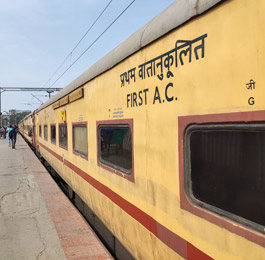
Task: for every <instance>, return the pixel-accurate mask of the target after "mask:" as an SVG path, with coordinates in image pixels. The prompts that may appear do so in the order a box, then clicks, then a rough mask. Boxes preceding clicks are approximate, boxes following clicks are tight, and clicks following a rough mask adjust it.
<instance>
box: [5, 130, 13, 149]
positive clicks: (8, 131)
mask: <svg viewBox="0 0 265 260" xmlns="http://www.w3.org/2000/svg"><path fill="white" fill-rule="evenodd" d="M12 130H13V127H12V126H11V125H10V126H8V127H7V128H6V133H7V137H8V146H9V147H10V146H11V139H10V135H9V133H10V132H11V131H12Z"/></svg>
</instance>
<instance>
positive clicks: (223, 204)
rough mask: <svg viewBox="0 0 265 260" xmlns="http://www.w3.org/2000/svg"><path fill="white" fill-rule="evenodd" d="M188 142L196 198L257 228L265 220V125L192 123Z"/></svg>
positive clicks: (188, 178) (189, 182) (188, 172)
mask: <svg viewBox="0 0 265 260" xmlns="http://www.w3.org/2000/svg"><path fill="white" fill-rule="evenodd" d="M185 148H186V151H185V168H186V169H185V184H186V191H188V194H189V195H190V197H191V199H193V200H194V201H195V202H197V203H198V204H199V205H201V206H203V207H206V208H208V209H210V210H213V211H215V212H216V213H219V214H221V215H226V216H228V217H231V218H232V219H234V220H236V221H239V222H242V223H247V224H248V225H251V226H253V225H255V228H257V227H258V228H261V226H260V227H259V225H263V226H264V225H265V203H264V197H265V126H264V125H254V124H253V125H249V124H241V125H222V126H221V125H220V126H219V125H212V126H211V125H207V126H191V127H189V128H188V129H187V131H186V136H185ZM231 213H232V214H231ZM242 218H243V219H242ZM246 220H247V221H246ZM257 224H259V225H257ZM262 230H263V228H262Z"/></svg>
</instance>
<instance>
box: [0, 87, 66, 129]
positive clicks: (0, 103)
mask: <svg viewBox="0 0 265 260" xmlns="http://www.w3.org/2000/svg"><path fill="white" fill-rule="evenodd" d="M61 89H62V88H28V87H0V126H1V125H2V100H1V95H2V93H3V92H5V91H45V92H47V93H48V94H49V98H51V93H53V92H55V91H60V90H61Z"/></svg>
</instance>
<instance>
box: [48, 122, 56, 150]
mask: <svg viewBox="0 0 265 260" xmlns="http://www.w3.org/2000/svg"><path fill="white" fill-rule="evenodd" d="M53 126H54V127H55V142H54V141H53V139H52V127H53ZM50 133H51V134H50V138H51V143H52V144H55V145H56V141H57V133H56V124H55V123H53V124H50Z"/></svg>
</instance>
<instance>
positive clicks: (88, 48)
mask: <svg viewBox="0 0 265 260" xmlns="http://www.w3.org/2000/svg"><path fill="white" fill-rule="evenodd" d="M134 2H135V0H133V1H132V2H131V3H130V4H129V5H128V6H127V7H126V8H125V9H124V10H123V11H122V12H121V13H120V14H119V15H118V16H117V17H116V18H115V19H114V20H113V21H112V23H111V24H110V25H109V26H108V27H107V28H106V29H105V30H104V31H103V32H102V33H101V34H100V35H99V36H98V37H97V38H96V39H95V40H94V41H93V42H92V43H91V44H90V45H89V46H88V47H87V48H86V49H85V50H84V51H83V52H82V53H81V54H80V55H79V56H78V58H76V59H75V61H74V62H73V63H72V64H71V65H70V66H69V67H68V68H67V69H66V70H65V71H64V72H63V73H62V74H61V75H60V76H59V77H58V78H57V79H56V80H55V81H54V82H53V84H52V85H51V86H50V88H51V87H52V86H54V85H55V84H56V82H57V81H58V80H59V79H61V78H62V76H63V75H64V74H65V73H66V72H67V71H68V70H69V69H70V68H71V67H72V66H73V65H74V64H75V63H76V62H77V61H78V60H79V59H80V58H81V57H82V56H83V55H84V54H85V53H86V52H87V51H88V50H89V49H90V48H91V47H92V46H93V45H94V44H95V43H96V42H97V41H98V40H99V39H100V38H101V36H102V35H103V34H104V33H105V32H106V31H107V30H108V29H109V28H110V27H111V26H112V25H113V24H114V23H115V22H116V21H117V20H118V19H119V18H120V17H121V16H122V15H123V14H124V13H125V12H126V11H127V9H128V8H129V7H130V6H131V5H132V4H133V3H134Z"/></svg>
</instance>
